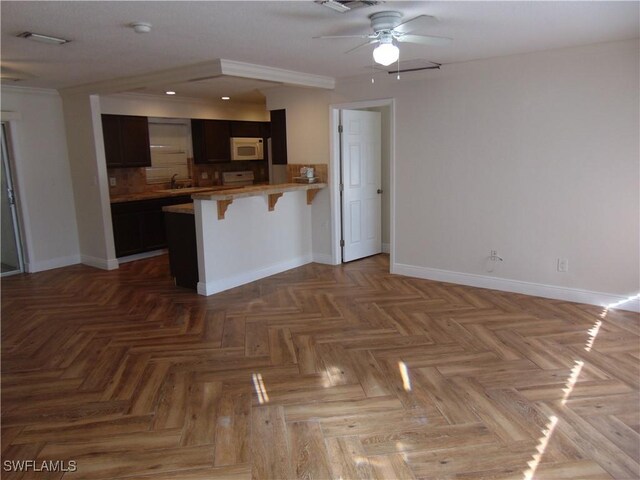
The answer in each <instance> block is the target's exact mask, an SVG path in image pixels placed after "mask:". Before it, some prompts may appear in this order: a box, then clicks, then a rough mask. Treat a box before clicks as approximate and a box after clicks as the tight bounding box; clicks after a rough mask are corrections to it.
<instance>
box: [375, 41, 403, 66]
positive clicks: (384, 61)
mask: <svg viewBox="0 0 640 480" xmlns="http://www.w3.org/2000/svg"><path fill="white" fill-rule="evenodd" d="M399 57H400V49H399V48H398V47H396V46H395V45H394V44H393V42H392V41H390V40H389V41H383V40H381V41H380V45H378V46H377V47H376V48H375V49H374V50H373V60H374V61H375V62H376V63H379V64H380V65H384V66H385V67H387V66H389V65H391V64H392V63H393V62H396V61H397V60H398V58H399Z"/></svg>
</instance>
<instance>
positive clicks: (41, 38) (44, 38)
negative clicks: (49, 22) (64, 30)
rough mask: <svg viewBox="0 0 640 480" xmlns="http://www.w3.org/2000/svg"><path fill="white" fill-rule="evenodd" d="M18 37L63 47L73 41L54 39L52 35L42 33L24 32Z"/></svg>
mask: <svg viewBox="0 0 640 480" xmlns="http://www.w3.org/2000/svg"><path fill="white" fill-rule="evenodd" d="M16 37H20V38H28V39H30V40H35V41H36V42H42V43H49V44H51V45H62V44H65V43H69V42H70V41H71V40H67V39H66V38H59V37H52V36H51V35H42V34H41V33H33V32H22V33H19V34H18V35H16Z"/></svg>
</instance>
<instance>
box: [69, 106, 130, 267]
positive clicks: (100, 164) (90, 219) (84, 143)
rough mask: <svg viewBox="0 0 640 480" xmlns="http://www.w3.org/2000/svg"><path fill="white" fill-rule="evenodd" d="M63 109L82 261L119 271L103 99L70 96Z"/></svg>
mask: <svg viewBox="0 0 640 480" xmlns="http://www.w3.org/2000/svg"><path fill="white" fill-rule="evenodd" d="M63 107H64V125H65V128H66V134H67V144H68V146H69V164H70V166H71V180H72V182H73V194H74V200H75V206H76V219H77V225H78V236H79V240H80V255H81V261H82V263H84V264H87V265H91V266H94V267H98V268H104V269H113V268H117V267H118V262H117V260H116V257H115V247H114V243H113V229H112V226H111V207H110V203H109V186H108V185H109V181H108V178H107V165H106V161H105V153H104V143H103V138H102V121H101V118H100V99H99V98H98V97H97V96H94V95H92V96H89V95H67V96H64V97H63Z"/></svg>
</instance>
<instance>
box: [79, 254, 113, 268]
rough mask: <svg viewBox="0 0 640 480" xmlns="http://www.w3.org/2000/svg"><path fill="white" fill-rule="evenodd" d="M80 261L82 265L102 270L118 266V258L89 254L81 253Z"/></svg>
mask: <svg viewBox="0 0 640 480" xmlns="http://www.w3.org/2000/svg"><path fill="white" fill-rule="evenodd" d="M80 261H81V263H82V264H83V265H89V266H90V267H95V268H100V269H102V270H115V269H117V268H118V260H117V259H116V258H98V257H92V256H91V255H81V257H80Z"/></svg>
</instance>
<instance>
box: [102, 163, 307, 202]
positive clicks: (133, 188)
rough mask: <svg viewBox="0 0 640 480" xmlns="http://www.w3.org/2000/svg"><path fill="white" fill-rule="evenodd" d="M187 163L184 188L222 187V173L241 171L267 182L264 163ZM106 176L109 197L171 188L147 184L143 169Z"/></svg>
mask: <svg viewBox="0 0 640 480" xmlns="http://www.w3.org/2000/svg"><path fill="white" fill-rule="evenodd" d="M188 161H189V172H190V173H191V179H190V180H181V181H179V182H178V183H179V184H182V185H185V186H193V187H210V186H213V185H222V173H223V172H237V171H241V170H242V171H244V170H251V171H253V174H254V176H255V181H256V183H261V182H268V181H269V178H268V177H269V172H268V168H269V167H268V166H267V162H265V161H246V162H228V163H217V164H210V165H202V164H194V163H193V159H192V158H189V159H188ZM298 170H299V169H298ZM203 173H206V174H207V177H208V178H206V179H205V178H202V174H203ZM216 173H217V178H216ZM107 174H108V176H109V178H111V177H113V178H115V179H116V185H115V186H109V194H110V195H126V194H131V193H142V192H150V191H154V190H160V189H163V188H169V187H170V186H171V185H170V182H164V183H151V184H147V177H146V170H145V168H144V167H140V168H109V169H107Z"/></svg>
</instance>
